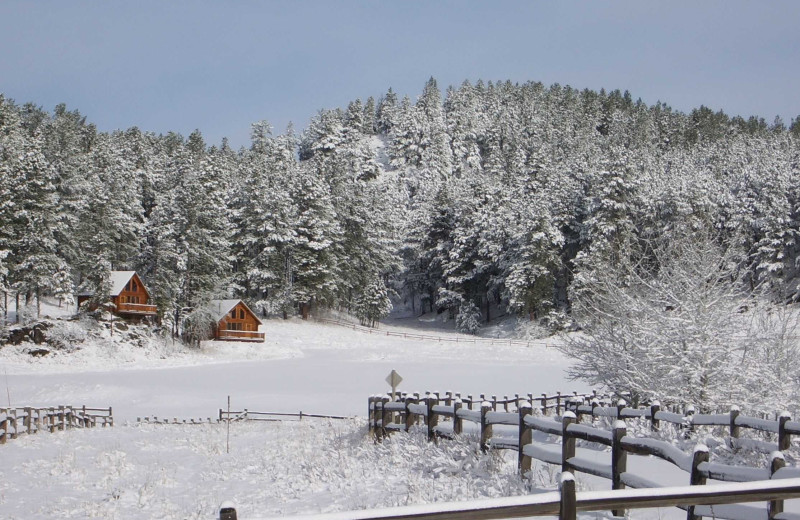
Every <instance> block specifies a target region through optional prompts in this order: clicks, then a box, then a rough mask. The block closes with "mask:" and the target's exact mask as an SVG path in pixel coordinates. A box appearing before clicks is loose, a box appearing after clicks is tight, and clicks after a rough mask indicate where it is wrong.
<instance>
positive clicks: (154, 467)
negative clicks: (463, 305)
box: [0, 308, 686, 519]
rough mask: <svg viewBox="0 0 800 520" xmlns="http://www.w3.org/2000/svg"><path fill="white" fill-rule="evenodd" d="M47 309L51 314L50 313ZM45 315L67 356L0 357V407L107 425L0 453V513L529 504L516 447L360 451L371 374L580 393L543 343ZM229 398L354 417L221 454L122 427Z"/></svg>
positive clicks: (28, 439) (541, 471)
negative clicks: (201, 327) (229, 504)
mask: <svg viewBox="0 0 800 520" xmlns="http://www.w3.org/2000/svg"><path fill="white" fill-rule="evenodd" d="M46 310H47V311H48V312H49V314H51V315H52V316H53V318H58V317H59V311H58V310H57V309H55V308H48V309H46ZM60 313H61V314H62V315H65V314H68V312H66V311H64V310H61V311H60ZM62 317H63V316H62ZM55 321H56V322H57V323H58V326H59V327H62V328H63V330H62V332H60V333H59V334H62V336H64V337H65V338H68V337H72V338H77V340H79V341H78V343H77V344H76V346H78V347H80V348H79V349H78V350H75V351H74V352H72V353H64V352H60V351H56V352H53V353H51V354H49V355H47V356H44V357H31V356H30V355H29V354H27V353H26V349H30V348H31V347H32V345H30V344H23V345H20V346H5V347H2V348H0V378H2V379H1V380H0V381H2V384H3V386H5V389H4V390H5V391H4V392H0V396H2V401H7V400H10V402H11V404H12V405H14V406H29V405H30V406H53V405H59V404H72V405H82V404H86V405H90V406H100V407H107V406H112V407H113V409H114V416H115V418H116V426H115V427H114V428H105V429H95V430H72V431H66V432H56V433H53V434H50V433H41V434H37V435H32V436H22V437H21V438H19V439H15V440H11V441H9V443H8V444H6V445H4V446H0V453H2V460H3V464H2V465H0V518H9V519H36V518H89V517H94V518H117V519H128V518H131V519H132V518H137V519H138V518H165V519H183V518H206V519H211V518H214V517H215V515H216V513H217V510H218V506H219V504H220V502H221V501H223V500H232V501H234V502H235V503H236V504H237V506H238V509H239V514H240V518H244V519H246V518H248V517H257V516H274V515H291V514H302V513H313V512H327V511H346V510H353V509H364V508H373V507H392V506H398V505H409V504H419V503H429V502H433V501H453V500H468V499H476V498H488V497H499V496H509V495H518V494H524V493H535V492H538V491H541V490H545V489H552V486H553V483H554V482H555V478H556V475H557V468H555V467H552V466H547V465H545V464H539V465H538V466H537V469H536V471H535V472H534V473H535V478H534V479H533V486H529V485H528V484H526V483H525V482H523V481H522V480H520V479H519V478H518V477H517V474H516V454H515V453H514V452H492V453H490V454H488V455H482V454H480V452H479V450H477V443H476V440H475V439H474V438H470V437H467V438H464V439H461V440H459V441H443V442H440V443H439V445H438V446H437V445H434V444H431V443H428V442H427V441H426V440H425V435H423V434H421V433H420V434H418V435H395V436H393V437H391V438H390V439H388V440H386V441H384V442H383V443H381V444H375V443H374V442H373V441H372V440H371V439H370V438H369V437H368V436H367V435H366V425H365V421H364V418H363V416H364V415H365V410H366V406H367V397H368V396H369V395H372V394H375V393H378V392H384V391H387V390H388V386H387V384H386V382H385V381H384V378H385V377H386V376H387V375H388V374H389V372H390V371H391V370H392V369H394V370H397V371H398V372H399V373H400V374H401V375H402V377H403V378H404V380H403V382H402V384H401V385H400V389H401V390H406V391H420V392H423V391H426V390H436V391H446V390H453V391H460V392H462V393H465V394H466V393H472V394H479V393H486V394H496V395H498V396H501V395H504V394H509V395H511V394H514V393H527V392H533V393H536V394H539V393H541V392H548V393H550V392H554V391H556V390H563V391H569V390H581V391H582V390H588V388H587V387H586V386H585V385H583V384H581V383H579V382H568V381H566V380H565V368H566V367H567V366H568V365H569V362H568V360H567V359H565V358H564V357H563V355H562V354H561V353H560V352H559V351H557V350H556V349H554V348H552V347H549V346H547V345H549V344H550V343H551V342H552V341H553V340H548V341H545V342H536V343H533V344H531V346H529V347H525V346H518V345H508V344H506V345H502V344H500V345H490V344H488V343H475V344H473V343H455V342H451V341H441V342H438V341H419V340H414V339H404V338H401V337H387V336H385V335H379V334H365V333H363V332H359V331H354V330H350V329H348V328H345V327H340V326H336V325H325V324H320V323H315V322H303V321H302V320H288V321H283V320H268V321H266V322H265V326H264V331H265V332H266V336H267V340H266V341H265V343H263V344H250V343H217V342H206V343H204V344H203V345H202V346H201V348H200V349H189V348H187V347H185V346H183V345H182V344H180V343H173V342H172V341H171V340H166V341H165V340H163V339H160V338H159V337H157V336H152V335H151V334H149V333H148V331H147V330H146V328H145V327H129V328H128V330H124V331H123V330H116V331H115V332H114V335H113V336H112V335H111V334H110V331H109V330H108V329H107V328H106V327H104V326H103V325H102V324H100V325H98V324H97V323H96V322H95V323H92V322H87V323H80V322H72V321H63V320H61V321H59V320H55ZM437 323H441V321H440V318H437V317H434V316H423V317H421V318H408V317H406V318H403V319H399V320H393V321H392V320H390V321H389V323H386V324H382V325H381V327H380V330H381V331H386V330H392V331H402V330H410V331H419V330H420V329H423V330H424V331H425V333H426V334H429V335H438V336H442V337H446V338H452V337H453V335H455V334H456V333H455V332H453V331H452V330H448V325H449V324H443V326H442V327H436V326H435V325H436V324H437ZM512 328H513V323H511V322H509V321H507V320H506V321H503V320H501V321H500V322H498V324H497V325H496V326H495V327H494V330H491V329H490V330H486V331H484V334H486V336H487V337H492V336H493V337H508V336H509V335H510V332H511V329H512ZM53 330H54V329H50V331H49V332H51V331H53ZM131 333H133V335H134V337H133V338H132V337H131ZM464 338H465V339H469V338H470V337H466V336H465V337H464ZM62 339H63V338H62ZM229 395H230V396H231V399H232V405H233V408H234V409H241V408H248V409H250V410H258V411H276V412H297V411H300V410H302V411H304V412H307V413H322V414H336V415H347V416H354V417H355V418H353V419H350V420H344V421H333V420H305V421H303V422H302V423H298V422H284V423H234V424H232V425H231V432H230V447H231V450H230V453H226V452H225V447H226V428H225V425H224V424H217V423H214V424H203V425H155V424H139V423H137V421H136V419H137V418H138V417H146V416H147V417H153V416H158V417H161V418H179V419H192V418H206V417H212V418H213V417H216V415H217V412H218V409H219V408H223V407H224V406H225V404H226V399H227V396H229ZM3 404H6V403H5V402H3ZM499 430H501V427H498V433H500V432H499ZM512 433H513V432H512ZM553 449H558V446H557V445H556V446H553ZM581 451H582V456H584V457H588V458H590V459H592V460H597V461H598V462H599V463H604V464H605V463H607V462H608V460H609V457H610V455H609V453H608V452H607V450H605V449H600V450H593V449H582V450H581ZM629 468H630V469H631V470H632V471H635V472H637V474H642V475H644V476H647V477H648V478H651V479H652V478H655V479H658V480H660V481H664V482H665V483H667V484H674V485H681V484H686V474H685V473H682V472H680V471H679V470H677V469H675V468H673V467H672V466H671V465H669V464H667V463H660V462H659V463H655V464H654V463H653V461H652V460H646V459H643V458H640V457H632V458H631V460H630V461H629ZM578 478H579V487H580V488H582V489H601V490H602V489H608V487H609V482H608V481H607V480H602V479H597V478H594V477H588V476H586V475H579V477H578ZM681 517H685V513H682V512H680V511H677V510H674V511H670V510H668V509H666V510H665V509H662V510H656V511H647V512H636V514H635V515H634V518H681ZM588 518H607V514H606V513H596V514H594V513H593V514H591V515H589V516H588Z"/></svg>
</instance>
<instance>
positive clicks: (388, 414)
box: [378, 395, 391, 438]
mask: <svg viewBox="0 0 800 520" xmlns="http://www.w3.org/2000/svg"><path fill="white" fill-rule="evenodd" d="M388 402H389V396H387V395H382V396H381V399H380V410H379V411H378V417H379V418H380V421H381V427H380V428H379V429H378V431H379V432H380V436H381V438H384V437H386V436H388V435H389V431H388V430H387V429H386V424H387V419H388V417H391V412H387V411H386V403H388Z"/></svg>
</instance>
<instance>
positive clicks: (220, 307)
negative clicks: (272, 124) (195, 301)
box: [208, 300, 262, 324]
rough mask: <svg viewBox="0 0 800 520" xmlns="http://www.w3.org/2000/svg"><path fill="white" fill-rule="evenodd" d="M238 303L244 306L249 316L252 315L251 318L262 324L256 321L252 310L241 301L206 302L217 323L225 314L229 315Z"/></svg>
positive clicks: (256, 317) (259, 321) (258, 320)
mask: <svg viewBox="0 0 800 520" xmlns="http://www.w3.org/2000/svg"><path fill="white" fill-rule="evenodd" d="M240 303H241V304H242V305H244V307H245V309H247V310H248V311H249V312H250V314H252V315H253V317H254V318H255V319H256V321H257V322H258V323H259V324H261V323H262V321H261V320H260V319H258V316H256V313H255V312H253V310H252V309H250V307H248V306H247V304H246V303H244V302H243V301H242V300H211V301H210V302H208V308H209V309H210V310H211V312H212V313H213V314H214V318H215V319H216V320H217V321H219V320H221V319H222V318H224V317H225V315H226V314H228V313H230V312H231V310H232V309H233V308H234V307H236V305H238V304H240Z"/></svg>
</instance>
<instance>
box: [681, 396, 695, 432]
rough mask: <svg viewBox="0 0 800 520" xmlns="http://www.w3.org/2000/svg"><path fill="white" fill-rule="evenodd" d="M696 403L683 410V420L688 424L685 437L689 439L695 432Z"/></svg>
mask: <svg viewBox="0 0 800 520" xmlns="http://www.w3.org/2000/svg"><path fill="white" fill-rule="evenodd" d="M694 413H695V409H694V405H692V404H690V405H689V406H687V407H686V410H684V412H683V422H684V425H685V426H686V432H684V438H686V439H689V438H691V436H692V434H693V433H694Z"/></svg>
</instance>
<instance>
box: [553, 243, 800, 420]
mask: <svg viewBox="0 0 800 520" xmlns="http://www.w3.org/2000/svg"><path fill="white" fill-rule="evenodd" d="M735 260H736V259H735V258H733V257H732V255H730V254H729V253H728V250H727V249H726V248H725V247H723V246H721V245H720V244H718V243H717V242H715V241H714V240H713V239H711V238H709V237H705V236H699V235H693V234H688V235H686V236H684V237H681V238H678V239H672V240H669V241H667V240H662V241H660V242H658V243H652V244H649V248H648V253H647V255H641V256H639V257H638V258H627V259H626V258H623V257H621V258H619V259H618V261H616V262H609V263H603V264H602V265H595V266H592V267H591V268H589V269H586V270H584V271H583V272H581V273H579V275H578V277H577V278H576V287H577V288H578V290H576V291H575V292H574V293H573V314H574V317H575V319H576V321H577V322H578V324H579V325H580V326H581V327H582V328H583V330H582V332H581V333H579V334H573V335H569V336H566V341H565V343H564V345H563V347H562V350H563V352H564V353H565V354H567V355H569V356H571V357H573V358H575V359H576V360H577V362H576V364H575V365H574V366H573V368H572V369H571V370H570V375H571V376H572V377H574V378H580V379H584V380H586V381H588V382H590V383H592V384H599V385H606V386H608V387H609V388H610V389H611V390H613V391H616V392H623V391H627V392H630V393H631V396H632V400H633V402H634V404H636V403H637V402H641V401H643V400H646V399H648V398H657V399H660V400H661V401H662V402H688V403H693V404H695V405H697V406H699V408H700V410H707V409H727V408H728V407H729V406H731V405H734V404H736V405H740V406H741V407H742V408H743V410H744V409H749V410H780V409H783V408H785V407H786V406H788V404H789V403H791V402H795V401H796V399H795V397H796V392H797V390H796V389H797V387H798V381H799V379H798V374H799V372H798V370H797V368H796V367H797V366H799V365H798V361H800V356H798V351H797V345H796V342H795V341H792V340H791V338H792V335H793V334H792V330H794V328H795V320H794V319H792V318H791V316H792V312H789V310H788V309H786V308H785V307H781V306H776V305H774V304H771V303H769V302H768V301H767V300H766V299H764V298H760V297H759V295H758V293H757V292H753V291H751V290H749V288H748V287H746V286H745V284H743V283H741V279H740V277H739V274H738V273H739V271H738V266H739V264H738V263H737V262H736V261H735ZM795 315H796V313H795Z"/></svg>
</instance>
